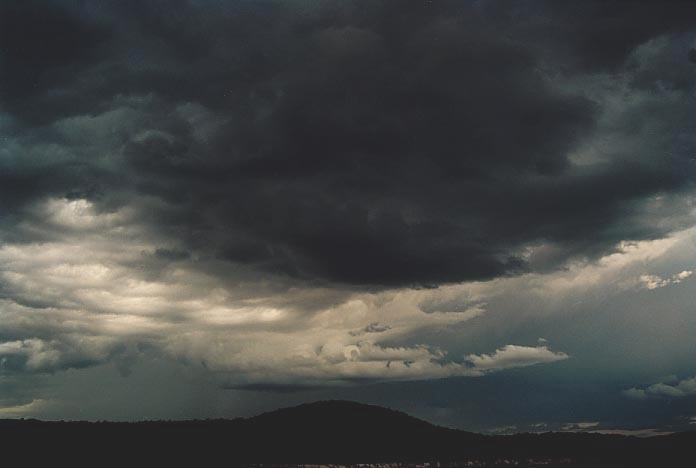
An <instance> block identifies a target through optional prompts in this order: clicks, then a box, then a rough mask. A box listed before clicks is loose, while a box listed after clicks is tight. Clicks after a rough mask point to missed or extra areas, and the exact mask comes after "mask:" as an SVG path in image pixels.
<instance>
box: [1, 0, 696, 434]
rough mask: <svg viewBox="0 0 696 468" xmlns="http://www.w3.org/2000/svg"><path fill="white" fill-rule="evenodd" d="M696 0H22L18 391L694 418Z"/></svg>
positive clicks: (71, 404)
mask: <svg viewBox="0 0 696 468" xmlns="http://www.w3.org/2000/svg"><path fill="white" fill-rule="evenodd" d="M695 47H696V3H694V2H686V1H676V0H675V1H664V0H662V1H649V0H644V1H637V0H636V1H629V0H623V1H621V0H608V1H594V0H588V1H582V2H579V1H573V2H571V1H551V0H548V1H542V0H538V1H532V0H529V1H523V0H518V1H515V0H500V1H498V0H478V1H473V0H471V1H468V0H419V1H411V0H284V1H281V0H228V1H223V0H169V1H164V0H147V1H142V0H137V1H136V0H132V1H131V0H127V1H121V0H119V1H116V0H89V1H88V0H41V1H40V0H30V1H29V0H23V1H2V2H1V3H0V418H2V417H38V418H50V419H53V418H59V419H118V420H123V419H126V420H128V419H130V420H132V419H150V418H201V417H234V416H247V415H253V414H256V413H258V412H260V411H265V410H269V409H273V408H276V407H280V406H286V405H291V404H297V403H301V402H306V401H312V400H317V399H326V398H342V399H351V400H357V401H363V402H369V403H376V404H381V405H385V406H390V407H393V408H397V409H401V410H404V411H407V412H409V413H411V414H414V415H416V416H419V417H423V418H426V419H428V420H430V421H433V422H437V423H440V424H445V425H449V426H453V427H460V428H464V429H469V430H476V431H488V432H500V433H504V432H516V431H544V430H551V429H553V430H579V429H584V430H598V431H614V430H621V431H629V432H630V431H636V432H635V433H637V434H650V433H658V432H662V431H673V430H683V429H688V428H696V426H694V424H696V339H695V337H696V289H695V286H696V275H693V276H692V273H693V271H696V186H695V182H696V49H694V48H695Z"/></svg>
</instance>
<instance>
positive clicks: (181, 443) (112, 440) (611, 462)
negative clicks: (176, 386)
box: [0, 401, 696, 468]
mask: <svg viewBox="0 0 696 468" xmlns="http://www.w3.org/2000/svg"><path fill="white" fill-rule="evenodd" d="M693 447H696V433H681V434H674V435H671V436H662V437H652V438H649V439H637V438H634V437H625V436H617V435H600V434H583V433H547V434H519V435H514V436H486V435H481V434H475V433H471V432H465V431H459V430H455V429H448V428H444V427H440V426H435V425H433V424H430V423H428V422H425V421H422V420H420V419H417V418H414V417H411V416H409V415H407V414H405V413H402V412H399V411H394V410H390V409H386V408H382V407H379V406H371V405H363V404H359V403H354V402H348V401H324V402H317V403H311V404H305V405H301V406H297V407H294V408H285V409H280V410H276V411H272V412H269V413H264V414H261V415H259V416H256V417H252V418H238V419H233V420H224V419H220V420H205V421H149V422H139V423H111V422H108V423H107V422H98V423H90V422H42V421H36V420H0V450H2V454H3V458H5V459H9V457H13V456H19V457H20V458H19V460H24V461H25V462H26V464H27V465H29V466H37V465H38V466H40V465H41V464H43V463H46V464H48V463H50V464H51V465H54V464H63V463H65V462H70V463H72V464H73V466H74V465H80V466H84V465H91V466H107V465H108V466H142V465H144V464H153V465H155V466H166V467H171V466H238V465H249V464H293V463H342V464H356V463H377V462H409V463H422V462H427V461H430V462H432V461H438V462H440V463H448V464H450V465H453V466H456V465H457V464H458V463H464V462H475V463H479V464H480V465H479V466H503V464H502V463H503V460H505V459H507V460H508V461H509V460H513V461H514V462H515V463H518V464H521V465H523V466H525V465H526V466H533V465H534V463H536V462H544V463H545V464H546V465H545V466H546V467H547V468H549V467H553V466H569V467H570V466H572V467H604V468H608V467H618V466H626V467H629V466H653V467H665V468H667V467H669V468H673V467H677V466H694V465H693V462H692V460H691V459H692V458H693V457H692V452H693V450H692V448H693Z"/></svg>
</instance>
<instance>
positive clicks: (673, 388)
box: [624, 377, 696, 400]
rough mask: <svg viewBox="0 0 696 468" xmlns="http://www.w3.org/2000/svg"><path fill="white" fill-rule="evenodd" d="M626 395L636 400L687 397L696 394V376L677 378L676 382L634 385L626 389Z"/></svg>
mask: <svg viewBox="0 0 696 468" xmlns="http://www.w3.org/2000/svg"><path fill="white" fill-rule="evenodd" d="M624 395H626V396H627V397H629V398H633V399H636V400H644V399H647V398H685V397H689V396H694V395H696V377H692V378H688V379H683V380H676V381H674V382H668V383H665V382H658V383H656V384H652V385H650V386H647V387H643V388H639V387H633V388H629V389H628V390H625V391H624Z"/></svg>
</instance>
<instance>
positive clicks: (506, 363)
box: [467, 345, 569, 372]
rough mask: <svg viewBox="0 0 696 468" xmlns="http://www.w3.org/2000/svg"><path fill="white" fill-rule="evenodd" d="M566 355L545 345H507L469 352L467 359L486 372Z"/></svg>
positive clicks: (551, 359) (542, 361) (554, 360)
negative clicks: (479, 352)
mask: <svg viewBox="0 0 696 468" xmlns="http://www.w3.org/2000/svg"><path fill="white" fill-rule="evenodd" d="M568 357H569V356H568V355H567V354H566V353H563V352H555V351H551V350H550V349H549V348H547V347H546V346H536V347H531V346H516V345H507V346H504V347H502V348H500V349H498V350H497V351H496V352H495V353H493V354H481V355H476V354H470V355H469V356H467V360H468V361H469V362H471V363H472V364H473V365H474V368H475V369H477V370H479V371H481V372H486V371H490V370H499V369H508V368H511V367H524V366H531V365H534V364H543V363H551V362H556V361H562V360H564V359H568Z"/></svg>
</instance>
